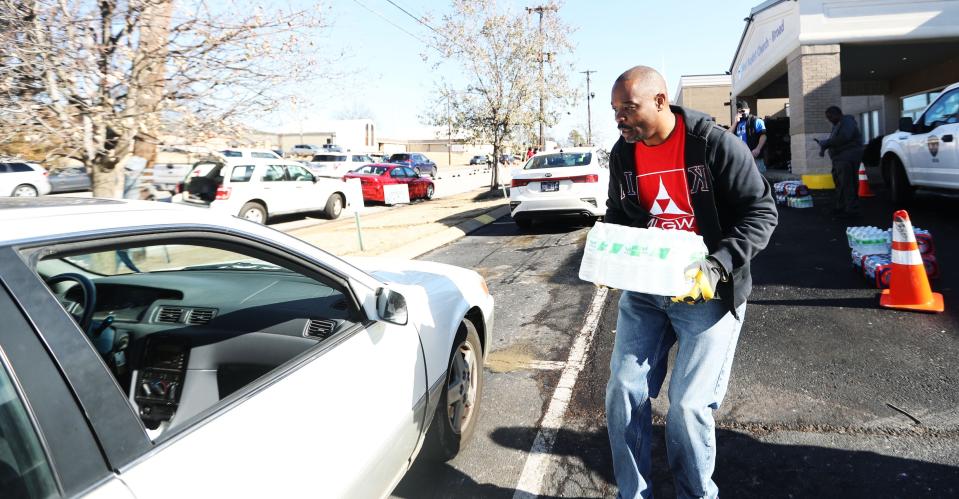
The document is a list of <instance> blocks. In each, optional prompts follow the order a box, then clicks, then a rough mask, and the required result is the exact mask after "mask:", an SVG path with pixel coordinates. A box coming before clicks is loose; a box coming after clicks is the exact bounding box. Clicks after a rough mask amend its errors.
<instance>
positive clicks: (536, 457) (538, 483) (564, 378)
mask: <svg viewBox="0 0 959 499" xmlns="http://www.w3.org/2000/svg"><path fill="white" fill-rule="evenodd" d="M608 292H609V290H608V289H607V288H604V287H597V288H596V292H595V293H594V294H593V300H592V301H591V302H590V304H589V308H588V309H587V311H586V320H585V321H584V322H583V328H582V329H580V331H579V333H578V334H577V335H576V339H575V340H574V341H573V347H572V348H571V349H570V351H569V359H568V360H567V361H566V367H565V368H564V369H563V374H562V375H560V378H559V383H558V384H557V385H556V389H555V390H554V391H553V397H552V399H550V401H549V407H548V408H547V409H546V415H545V416H543V422H542V424H540V428H539V432H538V433H537V434H536V440H534V441H533V446H532V447H531V448H530V450H529V456H528V457H527V458H526V464H525V465H524V466H523V473H522V474H521V475H520V477H519V482H517V483H516V492H515V493H514V494H513V499H532V498H534V497H537V496H539V495H540V493H541V492H542V487H543V480H544V479H545V478H546V476H547V472H548V471H549V468H550V465H551V463H552V460H553V456H552V455H551V454H550V452H552V450H553V444H555V443H556V433H557V432H558V431H559V429H560V428H561V427H562V426H563V418H564V417H566V408H567V407H568V406H569V401H570V399H571V398H572V396H573V387H574V386H576V378H578V377H579V373H580V371H582V370H583V366H584V362H585V360H586V354H587V353H589V348H590V346H591V345H592V344H593V337H594V336H595V335H596V326H597V325H598V324H599V316H600V314H601V313H602V311H603V305H604V304H605V303H606V295H607V293H608Z"/></svg>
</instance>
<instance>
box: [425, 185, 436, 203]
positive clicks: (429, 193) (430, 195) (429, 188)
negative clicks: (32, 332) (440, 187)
mask: <svg viewBox="0 0 959 499" xmlns="http://www.w3.org/2000/svg"><path fill="white" fill-rule="evenodd" d="M434 193H435V188H434V187H433V184H430V185H427V186H426V199H433V194H434Z"/></svg>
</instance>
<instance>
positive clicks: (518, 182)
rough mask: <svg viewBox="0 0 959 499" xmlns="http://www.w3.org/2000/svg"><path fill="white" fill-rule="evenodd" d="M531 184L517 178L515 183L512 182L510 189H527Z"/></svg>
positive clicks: (514, 180)
mask: <svg viewBox="0 0 959 499" xmlns="http://www.w3.org/2000/svg"><path fill="white" fill-rule="evenodd" d="M529 183H530V181H529V180H523V179H515V178H514V179H513V181H512V182H510V184H509V185H510V187H526V186H527V185H529Z"/></svg>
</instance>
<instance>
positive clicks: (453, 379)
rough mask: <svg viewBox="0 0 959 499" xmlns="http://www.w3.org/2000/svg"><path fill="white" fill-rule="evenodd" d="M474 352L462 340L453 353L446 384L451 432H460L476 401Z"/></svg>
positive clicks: (467, 423) (470, 417)
mask: <svg viewBox="0 0 959 499" xmlns="http://www.w3.org/2000/svg"><path fill="white" fill-rule="evenodd" d="M476 369H477V363H476V354H475V352H473V348H472V347H471V346H470V344H469V343H467V342H465V341H464V342H463V343H462V344H461V345H460V346H459V348H458V349H457V350H456V353H455V354H454V355H453V365H452V366H451V369H450V378H449V383H448V384H447V386H446V403H447V415H448V417H449V421H450V427H451V428H452V429H453V432H454V433H456V434H460V433H462V432H463V428H466V427H467V426H468V425H469V422H470V419H472V417H473V404H474V403H475V402H476V378H477V376H476Z"/></svg>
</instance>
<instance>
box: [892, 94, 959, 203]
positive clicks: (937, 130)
mask: <svg viewBox="0 0 959 499" xmlns="http://www.w3.org/2000/svg"><path fill="white" fill-rule="evenodd" d="M957 144H959V83H953V84H952V85H949V86H948V87H946V88H945V89H944V90H943V91H942V92H941V93H940V94H939V96H938V97H937V98H936V100H934V101H932V103H931V104H929V106H927V107H926V109H925V110H924V111H923V112H922V114H921V115H920V116H919V119H917V120H916V122H915V123H913V121H912V118H900V119H899V131H898V132H895V133H892V134H890V135H887V136H886V137H885V138H883V139H882V149H881V152H880V157H881V158H882V159H881V168H882V170H881V171H882V178H883V180H884V181H885V183H886V185H887V186H888V187H889V191H890V193H891V195H892V200H893V202H895V203H900V204H901V203H906V202H908V201H909V200H910V199H911V198H912V193H913V191H914V190H915V188H916V187H924V188H936V189H946V190H950V191H956V190H959V145H957Z"/></svg>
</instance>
